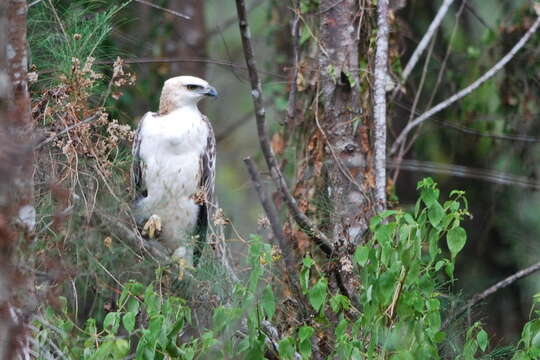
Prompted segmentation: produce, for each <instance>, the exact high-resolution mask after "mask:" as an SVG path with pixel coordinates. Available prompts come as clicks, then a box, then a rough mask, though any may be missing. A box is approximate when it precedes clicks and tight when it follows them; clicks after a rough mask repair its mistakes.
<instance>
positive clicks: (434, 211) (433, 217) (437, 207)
mask: <svg viewBox="0 0 540 360" xmlns="http://www.w3.org/2000/svg"><path fill="white" fill-rule="evenodd" d="M443 217H444V209H443V207H442V206H441V204H439V203H438V202H434V203H433V204H431V205H430V206H429V208H428V218H429V222H430V223H431V225H433V226H434V227H438V226H439V224H440V223H441V220H442V219H443Z"/></svg>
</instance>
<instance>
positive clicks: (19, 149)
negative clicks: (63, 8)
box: [0, 0, 33, 359]
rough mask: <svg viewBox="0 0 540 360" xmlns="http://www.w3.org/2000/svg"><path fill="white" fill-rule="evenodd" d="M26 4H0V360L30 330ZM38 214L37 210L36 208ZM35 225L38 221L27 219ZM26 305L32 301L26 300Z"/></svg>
mask: <svg viewBox="0 0 540 360" xmlns="http://www.w3.org/2000/svg"><path fill="white" fill-rule="evenodd" d="M26 68H27V53H26V1H25V0H10V1H2V3H1V4H0V358H1V359H14V358H16V357H18V356H19V355H21V354H22V353H23V352H25V348H26V347H25V343H26V342H25V338H24V324H23V322H22V319H20V318H19V315H18V314H17V312H16V311H15V308H14V306H13V303H14V301H13V300H14V297H15V295H16V294H17V287H21V284H20V283H21V279H20V278H18V280H17V281H15V276H16V269H15V267H14V264H13V256H14V250H15V247H16V240H17V238H19V237H18V236H17V233H16V232H15V229H14V227H13V220H14V215H19V217H21V216H20V215H22V212H21V210H23V209H26V211H27V214H31V212H30V213H28V209H29V207H28V206H27V205H29V203H30V201H31V196H32V192H31V185H32V182H31V174H32V156H31V153H32V151H31V144H29V142H28V139H30V137H29V131H30V129H31V118H30V98H29V96H28V85H27V81H26V78H27V70H26ZM32 210H33V208H32ZM24 220H29V221H31V220H32V219H24ZM21 298H22V299H23V301H26V297H21Z"/></svg>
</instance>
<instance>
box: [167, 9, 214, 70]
mask: <svg viewBox="0 0 540 360" xmlns="http://www.w3.org/2000/svg"><path fill="white" fill-rule="evenodd" d="M169 8H170V9H171V10H175V11H178V12H180V13H182V14H186V15H188V16H190V17H191V19H189V20H186V19H181V18H178V17H173V18H172V19H171V21H172V28H173V31H172V36H171V38H170V39H169V40H168V41H167V42H166V43H165V55H166V56H170V57H182V58H205V57H206V23H205V18H204V1H201V0H183V1H178V0H172V1H170V2H169ZM205 73H206V64H205V63H203V62H200V61H197V62H196V61H188V62H184V61H183V62H176V63H172V64H171V76H177V75H193V76H198V77H202V78H204V76H205Z"/></svg>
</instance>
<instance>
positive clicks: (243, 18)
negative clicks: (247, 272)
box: [236, 0, 332, 255]
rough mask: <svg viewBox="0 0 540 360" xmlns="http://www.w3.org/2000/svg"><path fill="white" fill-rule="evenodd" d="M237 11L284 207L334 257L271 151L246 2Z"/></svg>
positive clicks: (260, 127) (262, 138)
mask: <svg viewBox="0 0 540 360" xmlns="http://www.w3.org/2000/svg"><path fill="white" fill-rule="evenodd" d="M236 9H237V12H238V20H239V22H238V23H239V26H240V35H241V38H242V45H243V49H244V57H245V59H246V64H247V68H248V73H249V79H250V84H251V97H252V99H253V106H254V108H255V118H256V121H257V131H258V134H259V142H260V145H261V149H262V152H263V156H264V159H265V161H266V164H267V166H268V169H269V170H270V174H271V175H272V179H273V180H274V182H275V184H276V186H277V187H278V189H279V191H280V192H281V194H282V195H283V197H284V200H285V204H286V205H287V207H288V209H289V211H290V212H291V215H292V217H293V218H294V220H295V222H296V223H297V224H298V226H299V227H300V228H301V229H302V230H303V231H304V232H306V233H307V234H308V235H309V236H311V237H312V238H313V240H314V241H315V242H316V243H317V245H318V246H319V247H320V248H321V250H322V251H323V252H325V253H326V254H327V255H330V254H331V253H332V245H331V243H330V241H329V239H328V238H327V236H326V235H325V234H324V233H322V232H321V231H320V230H319V229H317V228H316V227H315V225H314V224H313V223H312V222H311V220H310V219H309V218H308V217H307V216H306V215H305V214H304V213H302V211H300V209H299V208H298V205H297V203H296V200H295V199H294V197H293V196H292V195H291V193H290V191H289V188H288V186H287V183H286V182H285V178H284V177H283V174H282V173H281V170H280V169H279V167H278V164H277V160H276V157H275V155H274V152H273V151H272V147H271V145H270V141H269V140H268V133H267V131H266V118H265V110H264V105H263V99H262V88H261V81H260V79H259V74H258V72H257V65H256V62H255V56H254V54H253V47H252V45H251V34H250V31H249V26H248V23H247V13H246V3H245V1H244V0H236Z"/></svg>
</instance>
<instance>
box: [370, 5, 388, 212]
mask: <svg viewBox="0 0 540 360" xmlns="http://www.w3.org/2000/svg"><path fill="white" fill-rule="evenodd" d="M377 13H378V19H377V51H376V54H375V85H374V88H375V91H374V95H373V98H374V102H375V105H374V110H373V117H374V123H375V124H374V125H375V144H374V148H375V201H376V208H377V211H378V212H381V211H383V210H384V209H385V208H386V166H385V161H386V82H387V79H388V34H389V27H388V0H379V3H378V5H377Z"/></svg>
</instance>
